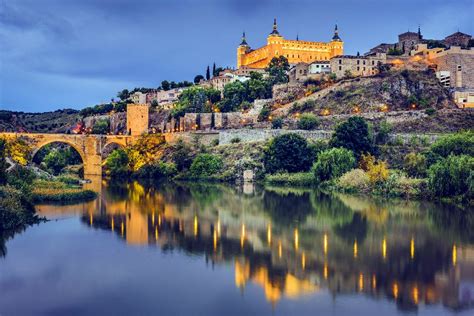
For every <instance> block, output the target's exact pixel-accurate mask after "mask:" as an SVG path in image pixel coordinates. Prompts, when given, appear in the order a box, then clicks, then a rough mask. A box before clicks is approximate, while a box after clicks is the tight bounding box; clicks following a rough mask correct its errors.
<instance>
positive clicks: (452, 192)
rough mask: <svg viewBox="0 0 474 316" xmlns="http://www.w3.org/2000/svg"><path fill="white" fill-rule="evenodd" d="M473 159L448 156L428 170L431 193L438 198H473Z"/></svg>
mask: <svg viewBox="0 0 474 316" xmlns="http://www.w3.org/2000/svg"><path fill="white" fill-rule="evenodd" d="M473 181H474V157H470V156H467V155H461V156H448V158H446V159H443V160H441V161H439V162H437V163H435V164H434V165H432V166H431V167H430V168H429V170H428V184H429V188H430V189H431V191H432V192H433V193H434V194H435V195H436V196H440V197H452V196H459V195H463V196H465V197H472V196H473V191H472V190H473V188H474V185H473Z"/></svg>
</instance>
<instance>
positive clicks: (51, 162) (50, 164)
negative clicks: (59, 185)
mask: <svg viewBox="0 0 474 316" xmlns="http://www.w3.org/2000/svg"><path fill="white" fill-rule="evenodd" d="M43 164H44V165H45V166H46V168H47V169H48V170H49V171H51V172H52V173H53V174H55V175H58V174H59V173H60V172H61V170H63V168H64V167H65V166H66V164H67V163H66V157H65V155H63V154H62V152H61V151H59V150H58V149H53V150H51V151H50V152H49V153H48V154H47V155H46V156H45V157H44V159H43Z"/></svg>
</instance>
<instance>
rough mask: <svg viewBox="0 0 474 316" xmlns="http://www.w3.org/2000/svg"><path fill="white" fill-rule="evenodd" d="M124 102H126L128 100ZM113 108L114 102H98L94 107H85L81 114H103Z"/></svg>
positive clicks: (83, 115)
mask: <svg viewBox="0 0 474 316" xmlns="http://www.w3.org/2000/svg"><path fill="white" fill-rule="evenodd" d="M124 100H125V99H124ZM124 103H125V104H126V102H124ZM113 109H114V106H113V104H112V103H104V104H98V105H96V106H93V107H87V108H84V109H82V110H81V111H80V112H79V114H80V115H82V117H86V116H92V115H101V114H107V113H109V112H110V111H112V110H113Z"/></svg>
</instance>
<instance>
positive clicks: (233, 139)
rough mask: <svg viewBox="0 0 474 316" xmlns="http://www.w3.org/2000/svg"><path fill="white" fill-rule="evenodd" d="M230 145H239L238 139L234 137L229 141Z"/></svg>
mask: <svg viewBox="0 0 474 316" xmlns="http://www.w3.org/2000/svg"><path fill="white" fill-rule="evenodd" d="M230 143H231V144H237V143H240V138H238V137H234V138H232V139H231V140H230Z"/></svg>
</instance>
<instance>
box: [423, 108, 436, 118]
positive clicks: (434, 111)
mask: <svg viewBox="0 0 474 316" xmlns="http://www.w3.org/2000/svg"><path fill="white" fill-rule="evenodd" d="M425 113H426V114H427V115H430V116H431V115H433V114H435V113H436V110H435V109H433V108H427V109H426V110H425Z"/></svg>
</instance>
